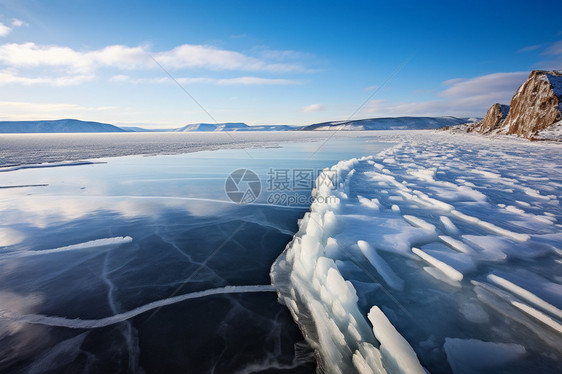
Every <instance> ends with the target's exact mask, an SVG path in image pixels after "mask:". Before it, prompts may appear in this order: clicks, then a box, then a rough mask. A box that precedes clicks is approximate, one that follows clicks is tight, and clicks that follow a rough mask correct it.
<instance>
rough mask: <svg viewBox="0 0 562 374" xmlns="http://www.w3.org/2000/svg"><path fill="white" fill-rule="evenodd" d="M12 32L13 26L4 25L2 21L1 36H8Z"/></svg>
mask: <svg viewBox="0 0 562 374" xmlns="http://www.w3.org/2000/svg"><path fill="white" fill-rule="evenodd" d="M11 32H12V28H11V27H8V26H6V25H4V24H3V23H2V22H0V37H2V36H6V35H8V34H9V33H11Z"/></svg>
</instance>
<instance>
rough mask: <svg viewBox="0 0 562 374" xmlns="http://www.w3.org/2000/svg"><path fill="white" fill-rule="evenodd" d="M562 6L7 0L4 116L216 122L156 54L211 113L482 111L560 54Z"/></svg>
mask: <svg viewBox="0 0 562 374" xmlns="http://www.w3.org/2000/svg"><path fill="white" fill-rule="evenodd" d="M560 15H562V4H561V3H560V2H556V1H543V2H541V1H535V2H532V3H530V2H528V1H522V2H517V1H505V2H497V1H486V2H478V1H472V2H456V1H439V2H429V1H426V2H421V1H347V2H344V1H290V0H289V1H275V2H274V1H205V2H202V1H175V2H174V1H169V2H166V3H163V2H159V3H157V2H148V1H135V2H133V1H104V0H101V1H93V0H92V1H90V0H75V1H61V0H49V1H38V0H36V1H29V0H8V1H7V0H0V120H33V119H56V118H78V119H83V120H94V121H102V122H108V123H113V124H116V125H130V126H136V125H140V126H145V127H152V128H157V127H178V126H181V125H184V124H186V123H196V122H212V120H211V118H209V116H208V115H207V114H206V113H205V112H204V111H202V110H201V109H200V108H199V106H198V105H197V104H196V103H194V102H193V101H192V100H191V99H190V98H189V97H188V95H186V94H185V93H184V92H183V91H182V90H181V89H180V88H179V87H178V86H177V85H176V83H174V81H173V80H172V79H170V78H169V77H168V75H167V73H166V72H165V71H164V70H163V69H165V70H166V71H167V72H168V73H169V74H170V75H172V76H173V77H174V78H175V79H176V80H177V81H178V82H179V83H180V84H181V85H182V86H183V87H184V88H185V89H186V90H187V91H188V92H189V93H190V94H191V95H192V96H193V97H195V99H196V100H197V101H198V102H199V103H200V104H201V105H202V106H203V107H204V108H205V109H206V110H207V111H208V112H209V113H211V115H212V116H213V117H214V118H215V119H216V120H217V121H218V122H227V121H230V122H246V123H248V124H250V125H258V124H292V125H300V124H309V123H314V122H321V121H326V120H343V119H348V118H349V117H350V116H351V115H352V114H353V113H354V112H355V111H356V110H357V109H358V108H359V107H360V105H361V104H362V103H364V102H365V101H366V100H367V99H368V98H370V99H369V100H368V101H367V102H366V103H365V105H364V106H363V107H362V108H361V110H360V111H359V112H357V113H356V114H355V116H354V117H353V118H355V119H356V118H369V117H381V116H400V115H454V116H483V115H484V114H485V111H486V110H487V108H488V107H489V106H490V105H492V104H493V103H494V102H498V101H499V102H502V103H508V102H509V100H510V99H511V96H512V95H513V93H514V91H515V89H516V88H517V87H518V86H519V85H520V84H521V83H522V82H523V81H524V80H525V78H526V77H527V76H528V74H529V72H530V71H531V70H532V69H537V68H545V69H552V68H558V69H562V23H560V22H559V20H560ZM155 60H156V61H155ZM158 64H160V65H161V66H162V67H163V69H162V68H160V67H159V66H158ZM400 67H401V68H400ZM389 77H392V78H391V79H390V80H389ZM371 95H373V96H372V97H371Z"/></svg>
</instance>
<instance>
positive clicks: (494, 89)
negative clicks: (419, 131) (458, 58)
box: [366, 72, 529, 116]
mask: <svg viewBox="0 0 562 374" xmlns="http://www.w3.org/2000/svg"><path fill="white" fill-rule="evenodd" d="M528 75H529V72H513V73H495V74H487V75H482V76H478V77H474V78H470V79H461V78H455V79H450V80H447V81H445V82H443V84H444V85H445V86H447V88H446V89H444V90H443V91H441V92H439V93H438V94H437V96H438V97H439V99H436V100H429V101H421V102H388V101H386V100H373V101H371V102H370V103H369V104H368V106H367V110H366V111H367V112H368V113H370V114H376V115H377V116H404V115H420V116H435V115H437V116H442V115H454V116H483V115H484V114H485V113H486V111H487V110H488V108H489V107H490V106H491V105H492V104H494V103H497V102H499V103H506V104H509V102H510V101H511V98H512V97H513V95H514V93H515V91H516V90H517V88H518V87H519V86H520V85H521V84H522V83H523V82H524V81H525V79H526V78H527V76H528Z"/></svg>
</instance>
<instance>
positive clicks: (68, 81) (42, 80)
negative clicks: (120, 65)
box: [0, 69, 93, 86]
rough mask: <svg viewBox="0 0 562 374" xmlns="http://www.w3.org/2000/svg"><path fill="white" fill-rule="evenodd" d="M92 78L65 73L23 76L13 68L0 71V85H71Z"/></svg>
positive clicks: (85, 75) (90, 76)
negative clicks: (59, 74)
mask: <svg viewBox="0 0 562 374" xmlns="http://www.w3.org/2000/svg"><path fill="white" fill-rule="evenodd" d="M92 78H93V76H92V75H87V74H81V75H65V76H59V77H23V76H20V75H18V73H17V72H16V71H15V70H13V69H6V70H2V71H0V86H1V85H5V84H22V85H26V86H29V85H36V84H44V85H51V86H71V85H76V84H80V83H83V82H86V81H88V80H91V79H92Z"/></svg>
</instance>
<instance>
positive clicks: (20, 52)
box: [0, 43, 304, 72]
mask: <svg viewBox="0 0 562 374" xmlns="http://www.w3.org/2000/svg"><path fill="white" fill-rule="evenodd" d="M151 56H154V59H156V60H157V61H158V63H160V64H161V65H162V66H164V67H165V68H166V69H194V68H197V69H206V70H240V71H267V72H299V71H304V68H303V67H302V66H300V65H299V64H287V63H276V62H272V61H269V60H266V59H260V58H256V57H252V56H248V55H245V54H242V53H240V52H236V51H229V50H225V49H219V48H215V47H212V46H208V45H192V44H183V45H180V46H178V47H176V48H173V49H171V50H169V51H164V52H156V53H154V52H151V51H150V50H149V48H148V47H147V46H137V47H128V46H124V45H111V46H107V47H105V48H102V49H98V50H93V51H87V52H83V51H77V50H74V49H72V48H69V47H63V46H56V45H37V44H35V43H23V44H16V43H11V44H3V45H0V62H1V63H3V64H5V65H7V66H10V67H59V68H66V69H71V70H72V71H74V72H92V71H94V70H96V69H98V68H103V67H112V68H117V69H122V70H131V69H158V65H157V64H156V63H155V61H154V60H153V59H152V57H151Z"/></svg>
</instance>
